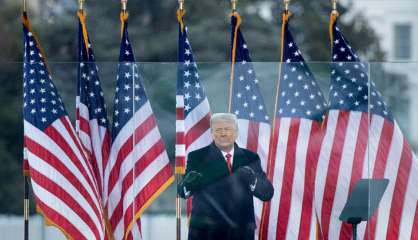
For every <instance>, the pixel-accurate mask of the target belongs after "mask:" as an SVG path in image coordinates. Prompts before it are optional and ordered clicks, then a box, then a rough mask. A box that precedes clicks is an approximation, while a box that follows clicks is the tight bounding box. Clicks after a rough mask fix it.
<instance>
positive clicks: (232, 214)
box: [179, 143, 274, 233]
mask: <svg viewBox="0 0 418 240" xmlns="http://www.w3.org/2000/svg"><path fill="white" fill-rule="evenodd" d="M243 166H249V167H251V168H252V169H253V170H254V172H255V174H256V177H257V184H256V187H255V189H254V191H251V190H250V187H249V184H248V179H246V175H245V174H243V173H242V172H241V171H240V170H238V169H239V168H240V167H243ZM190 171H196V172H198V173H201V174H202V177H201V179H200V181H199V184H198V185H197V186H196V187H194V188H193V189H191V190H190V191H191V193H190V194H191V195H192V196H193V207H192V213H191V219H190V229H193V228H195V229H209V230H237V231H250V232H251V231H252V232H253V233H254V229H255V219H254V204H253V196H255V197H257V198H259V199H261V200H262V201H268V200H270V199H271V198H272V196H273V191H274V190H273V186H272V185H271V183H270V181H269V180H268V179H267V177H266V174H265V173H264V171H263V170H262V168H261V164H260V158H259V156H258V154H256V153H254V152H251V151H249V150H247V149H243V148H240V147H238V145H237V144H235V146H234V157H233V165H232V173H230V172H229V170H228V168H227V165H226V161H225V158H224V157H223V155H222V153H221V151H220V150H219V149H218V148H217V147H216V145H215V144H214V143H212V144H210V145H208V146H206V147H204V148H201V149H198V150H196V151H193V152H191V153H189V155H188V160H187V168H186V175H187V173H188V172H190ZM185 190H186V191H188V190H187V189H185V188H184V187H180V189H179V192H180V195H181V196H183V197H184V196H185V192H184V191H185Z"/></svg>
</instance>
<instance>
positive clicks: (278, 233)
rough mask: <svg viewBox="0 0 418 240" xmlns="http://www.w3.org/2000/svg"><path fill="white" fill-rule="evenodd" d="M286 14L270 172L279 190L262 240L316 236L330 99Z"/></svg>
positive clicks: (266, 213) (267, 206) (270, 205)
mask: <svg viewBox="0 0 418 240" xmlns="http://www.w3.org/2000/svg"><path fill="white" fill-rule="evenodd" d="M287 16H288V15H287V13H284V18H283V26H282V31H283V37H284V39H283V40H282V43H283V44H282V51H283V55H282V64H281V73H280V82H279V84H280V86H279V91H278V98H277V100H278V103H277V106H278V107H277V112H276V113H275V114H276V119H275V122H274V129H273V135H272V141H271V145H270V146H271V149H270V153H269V166H268V174H269V178H270V179H272V183H273V186H274V188H275V189H276V191H275V193H274V196H273V198H272V199H271V201H270V202H269V203H266V204H265V206H264V210H263V219H262V230H261V233H260V238H261V239H263V240H264V239H316V232H315V229H316V215H315V213H314V208H313V189H314V183H315V169H316V167H317V162H318V161H317V159H318V155H319V151H320V147H321V141H322V139H323V134H322V132H323V131H322V128H321V125H322V120H323V117H324V114H325V112H326V110H327V103H326V101H325V99H324V96H323V94H322V92H321V90H320V88H319V86H318V83H317V81H316V79H315V78H314V76H313V74H312V72H311V71H310V70H309V68H308V66H307V64H306V63H305V61H304V59H303V57H302V54H301V52H300V50H299V49H298V47H297V45H296V43H295V41H294V40H293V37H292V34H291V32H290V31H289V26H288V20H287Z"/></svg>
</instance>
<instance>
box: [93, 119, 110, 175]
mask: <svg viewBox="0 0 418 240" xmlns="http://www.w3.org/2000/svg"><path fill="white" fill-rule="evenodd" d="M90 129H91V142H92V144H93V146H95V147H93V152H94V155H95V157H96V164H97V168H98V170H99V175H100V179H98V181H100V182H102V181H103V180H102V179H103V155H102V150H103V148H102V146H103V141H102V139H103V137H104V134H105V132H106V128H104V127H102V126H100V125H99V124H98V122H97V119H93V120H91V121H90Z"/></svg>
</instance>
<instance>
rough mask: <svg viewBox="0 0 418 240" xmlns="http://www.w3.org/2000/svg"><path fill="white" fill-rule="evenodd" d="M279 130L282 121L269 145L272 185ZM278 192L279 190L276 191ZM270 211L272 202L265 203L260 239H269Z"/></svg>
mask: <svg viewBox="0 0 418 240" xmlns="http://www.w3.org/2000/svg"><path fill="white" fill-rule="evenodd" d="M279 129H280V119H276V120H275V126H274V129H273V134H272V136H271V138H270V143H269V155H268V163H267V177H268V179H269V180H270V182H271V183H273V177H274V168H275V165H276V154H277V144H278V140H279ZM276 191H278V189H276ZM270 209H271V201H267V202H264V204H263V211H262V213H261V223H260V232H259V239H260V240H266V239H267V237H268V228H269V224H270V223H269V222H270V220H269V218H270Z"/></svg>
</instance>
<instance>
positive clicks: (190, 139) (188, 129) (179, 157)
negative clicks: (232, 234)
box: [176, 13, 212, 216]
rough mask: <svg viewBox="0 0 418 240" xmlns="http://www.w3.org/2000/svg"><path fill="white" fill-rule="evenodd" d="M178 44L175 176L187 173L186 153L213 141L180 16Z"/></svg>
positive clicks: (206, 106)
mask: <svg viewBox="0 0 418 240" xmlns="http://www.w3.org/2000/svg"><path fill="white" fill-rule="evenodd" d="M178 14H179V13H178ZM178 44H179V45H178V63H177V89H176V173H180V174H184V171H185V168H186V158H187V154H188V153H189V152H191V151H193V150H196V149H199V148H202V147H205V146H207V145H209V144H210V143H211V142H212V137H211V134H210V123H209V122H210V115H211V112H210V106H209V101H208V99H207V97H206V94H205V91H204V89H203V86H202V85H201V84H200V76H199V73H198V71H197V64H196V62H195V61H194V58H193V52H192V46H191V45H190V41H189V39H188V37H187V27H186V26H185V24H184V21H183V17H182V16H179V39H178ZM192 199H193V198H192V197H191V198H188V199H187V206H186V213H187V216H190V214H191V211H192V201H193V200H192Z"/></svg>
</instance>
